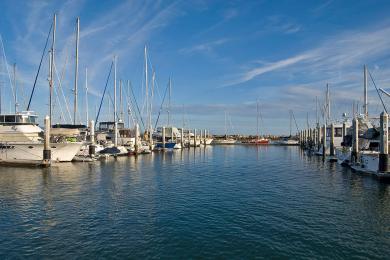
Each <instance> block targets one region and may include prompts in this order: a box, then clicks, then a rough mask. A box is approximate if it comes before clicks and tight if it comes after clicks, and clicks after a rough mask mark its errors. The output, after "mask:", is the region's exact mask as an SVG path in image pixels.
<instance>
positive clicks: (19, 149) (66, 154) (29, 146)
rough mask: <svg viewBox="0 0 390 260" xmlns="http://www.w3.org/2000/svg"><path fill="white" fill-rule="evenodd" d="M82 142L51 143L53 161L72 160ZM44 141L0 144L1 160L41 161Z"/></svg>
mask: <svg viewBox="0 0 390 260" xmlns="http://www.w3.org/2000/svg"><path fill="white" fill-rule="evenodd" d="M81 146H82V143H51V144H50V147H51V160H52V161H53V162H70V161H72V159H73V158H74V157H75V155H76V154H77V153H78V152H79V151H80V148H81ZM43 148H44V145H43V143H7V144H0V161H35V160H36V161H41V160H43Z"/></svg>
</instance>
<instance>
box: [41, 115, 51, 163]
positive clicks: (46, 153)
mask: <svg viewBox="0 0 390 260" xmlns="http://www.w3.org/2000/svg"><path fill="white" fill-rule="evenodd" d="M50 164H51V150H50V117H49V116H46V117H45V143H44V147H43V161H42V166H44V167H49V166H50Z"/></svg>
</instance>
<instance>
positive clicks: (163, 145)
mask: <svg viewBox="0 0 390 260" xmlns="http://www.w3.org/2000/svg"><path fill="white" fill-rule="evenodd" d="M162 149H163V150H165V126H163V128H162Z"/></svg>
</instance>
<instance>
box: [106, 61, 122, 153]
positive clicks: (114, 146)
mask: <svg viewBox="0 0 390 260" xmlns="http://www.w3.org/2000/svg"><path fill="white" fill-rule="evenodd" d="M116 63H117V57H116V56H115V57H114V60H113V64H114V120H113V122H109V123H111V125H112V124H113V139H114V143H113V144H112V145H110V146H107V147H106V148H104V149H103V150H102V151H100V153H101V154H110V155H114V156H118V155H127V154H128V153H129V151H128V150H127V149H126V147H124V146H123V145H118V117H117V105H116V99H117V98H116V89H117V87H116V83H117V79H116ZM119 125H121V126H124V123H123V122H119ZM108 127H109V124H108Z"/></svg>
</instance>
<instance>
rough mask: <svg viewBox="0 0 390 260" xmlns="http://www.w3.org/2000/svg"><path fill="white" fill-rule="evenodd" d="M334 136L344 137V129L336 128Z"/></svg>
mask: <svg viewBox="0 0 390 260" xmlns="http://www.w3.org/2000/svg"><path fill="white" fill-rule="evenodd" d="M334 136H335V137H342V136H343V128H342V127H335V129H334Z"/></svg>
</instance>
